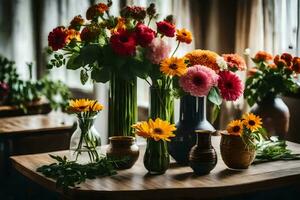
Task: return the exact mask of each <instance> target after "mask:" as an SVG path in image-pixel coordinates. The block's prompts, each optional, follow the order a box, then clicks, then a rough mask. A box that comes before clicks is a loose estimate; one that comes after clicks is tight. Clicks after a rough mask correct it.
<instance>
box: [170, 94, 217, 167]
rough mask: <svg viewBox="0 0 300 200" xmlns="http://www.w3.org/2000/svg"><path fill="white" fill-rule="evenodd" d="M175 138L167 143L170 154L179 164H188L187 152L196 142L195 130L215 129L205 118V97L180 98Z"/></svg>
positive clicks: (186, 96) (187, 96)
mask: <svg viewBox="0 0 300 200" xmlns="http://www.w3.org/2000/svg"><path fill="white" fill-rule="evenodd" d="M176 128H177V130H176V131H175V135H176V136H175V138H172V140H171V142H170V143H169V152H170V154H171V156H172V157H173V158H174V159H175V160H176V161H177V163H179V164H181V165H188V164H189V152H190V150H191V148H192V147H193V146H194V145H195V144H196V141H197V134H196V133H195V131H196V130H208V131H215V129H214V127H213V126H212V125H211V124H210V123H209V121H208V120H207V119H206V97H193V96H190V95H185V96H183V97H182V98H181V99H180V116H179V122H177V124H176Z"/></svg>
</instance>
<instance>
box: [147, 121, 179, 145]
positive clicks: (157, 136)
mask: <svg viewBox="0 0 300 200" xmlns="http://www.w3.org/2000/svg"><path fill="white" fill-rule="evenodd" d="M148 123H149V127H150V130H151V132H150V133H151V138H153V139H154V140H155V141H159V140H165V141H170V137H175V135H174V134H173V131H175V130H176V127H175V124H170V123H169V122H167V121H163V120H161V119H160V118H157V119H155V121H153V120H152V119H149V122H148Z"/></svg>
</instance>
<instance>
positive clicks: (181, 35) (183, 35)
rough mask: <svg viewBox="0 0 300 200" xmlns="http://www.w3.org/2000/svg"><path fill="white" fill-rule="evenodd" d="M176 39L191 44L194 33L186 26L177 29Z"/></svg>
mask: <svg viewBox="0 0 300 200" xmlns="http://www.w3.org/2000/svg"><path fill="white" fill-rule="evenodd" d="M176 40H177V41H179V42H184V43H187V44H190V43H191V42H192V33H191V32H190V31H188V30H187V29H185V28H183V29H181V30H176Z"/></svg>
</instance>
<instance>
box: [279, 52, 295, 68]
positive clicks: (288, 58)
mask: <svg viewBox="0 0 300 200" xmlns="http://www.w3.org/2000/svg"><path fill="white" fill-rule="evenodd" d="M280 58H281V59H282V60H284V61H285V62H286V64H287V66H291V64H292V60H293V56H292V55H291V54H289V53H283V54H281V56H280Z"/></svg>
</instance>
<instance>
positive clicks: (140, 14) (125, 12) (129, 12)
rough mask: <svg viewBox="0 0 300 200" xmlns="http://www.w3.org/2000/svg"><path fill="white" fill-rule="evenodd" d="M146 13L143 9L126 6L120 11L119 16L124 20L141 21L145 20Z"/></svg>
mask: <svg viewBox="0 0 300 200" xmlns="http://www.w3.org/2000/svg"><path fill="white" fill-rule="evenodd" d="M146 15H147V12H146V10H145V8H144V7H140V6H126V7H124V8H122V10H121V16H122V17H124V18H129V17H131V18H132V19H134V20H137V21H142V20H144V19H145V18H146Z"/></svg>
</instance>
